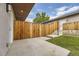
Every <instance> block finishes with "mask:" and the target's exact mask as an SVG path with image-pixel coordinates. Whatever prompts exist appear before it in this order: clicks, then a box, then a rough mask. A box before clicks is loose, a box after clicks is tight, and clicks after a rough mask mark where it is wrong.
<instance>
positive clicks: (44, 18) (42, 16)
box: [33, 12, 50, 23]
mask: <svg viewBox="0 0 79 59" xmlns="http://www.w3.org/2000/svg"><path fill="white" fill-rule="evenodd" d="M49 18H50V17H49V16H48V15H46V13H45V12H40V13H37V14H36V18H34V19H33V22H36V23H41V22H44V21H48V20H49Z"/></svg>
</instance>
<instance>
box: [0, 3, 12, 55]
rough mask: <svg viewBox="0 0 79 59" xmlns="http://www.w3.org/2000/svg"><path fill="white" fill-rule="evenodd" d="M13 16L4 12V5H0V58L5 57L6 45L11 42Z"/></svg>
mask: <svg viewBox="0 0 79 59" xmlns="http://www.w3.org/2000/svg"><path fill="white" fill-rule="evenodd" d="M12 31H13V16H12V13H11V11H9V12H6V4H3V3H0V56H1V55H6V53H7V51H8V46H7V45H8V43H12V41H13V37H12V36H13V32H12Z"/></svg>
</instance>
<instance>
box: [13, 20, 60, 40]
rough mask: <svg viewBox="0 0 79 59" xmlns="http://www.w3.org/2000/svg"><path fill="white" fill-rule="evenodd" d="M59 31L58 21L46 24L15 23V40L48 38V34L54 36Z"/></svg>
mask: <svg viewBox="0 0 79 59" xmlns="http://www.w3.org/2000/svg"><path fill="white" fill-rule="evenodd" d="M57 29H58V22H57V21H54V22H51V23H46V24H41V23H29V22H24V21H15V24H14V39H15V40H17V39H26V38H32V37H40V36H46V35H48V34H52V33H53V32H54V31H55V30H57Z"/></svg>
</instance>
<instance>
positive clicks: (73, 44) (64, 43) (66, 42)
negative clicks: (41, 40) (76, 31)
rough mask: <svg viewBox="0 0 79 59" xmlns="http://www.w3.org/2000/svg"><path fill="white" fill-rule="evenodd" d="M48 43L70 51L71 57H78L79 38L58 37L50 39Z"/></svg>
mask: <svg viewBox="0 0 79 59" xmlns="http://www.w3.org/2000/svg"><path fill="white" fill-rule="evenodd" d="M48 42H51V43H53V44H56V45H58V46H61V47H63V48H66V49H68V50H70V54H69V55H71V56H79V37H72V36H60V37H56V38H53V39H50V40H48Z"/></svg>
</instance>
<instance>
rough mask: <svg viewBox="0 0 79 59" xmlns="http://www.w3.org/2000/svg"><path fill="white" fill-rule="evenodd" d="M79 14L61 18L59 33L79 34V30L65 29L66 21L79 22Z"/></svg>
mask: <svg viewBox="0 0 79 59" xmlns="http://www.w3.org/2000/svg"><path fill="white" fill-rule="evenodd" d="M78 21H79V14H77V15H74V16H70V17H66V18H64V19H60V20H59V35H63V34H66V35H79V34H78V33H79V30H63V24H64V23H71V22H78Z"/></svg>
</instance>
